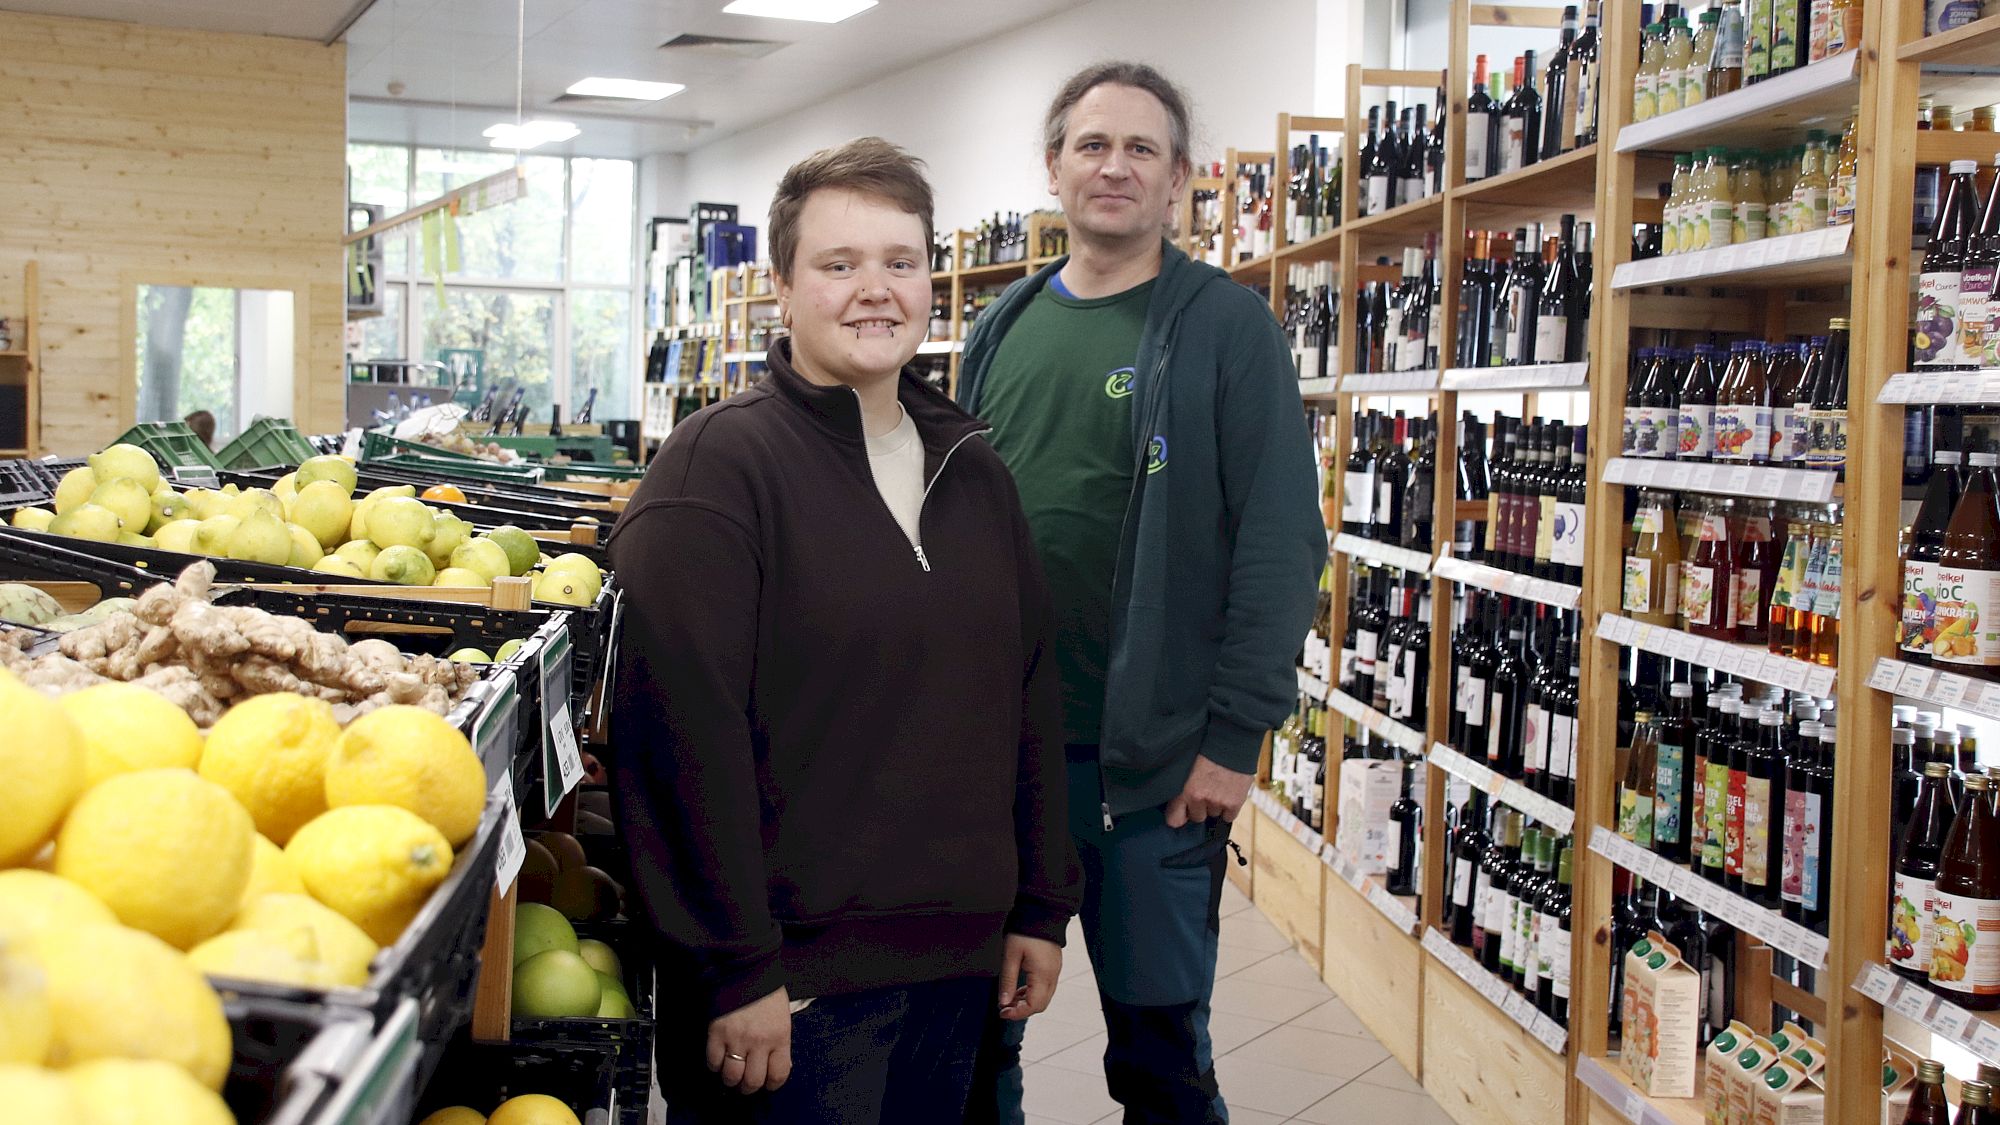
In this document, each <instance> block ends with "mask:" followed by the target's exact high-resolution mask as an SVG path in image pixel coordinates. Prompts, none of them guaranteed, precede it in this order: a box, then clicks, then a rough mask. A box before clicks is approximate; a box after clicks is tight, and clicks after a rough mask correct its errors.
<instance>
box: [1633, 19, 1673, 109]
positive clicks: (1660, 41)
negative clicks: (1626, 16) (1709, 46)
mask: <svg viewBox="0 0 2000 1125" xmlns="http://www.w3.org/2000/svg"><path fill="white" fill-rule="evenodd" d="M1665 38H1666V29H1665V28H1663V27H1661V26H1660V25H1659V24H1649V25H1648V26H1647V27H1646V34H1645V37H1644V38H1643V39H1641V40H1640V43H1639V72H1638V74H1637V75H1635V76H1634V77H1633V79H1632V120H1633V121H1635V122H1638V121H1650V120H1652V119H1653V117H1654V116H1655V115H1656V114H1657V113H1658V112H1659V108H1660V100H1659V99H1660V72H1661V70H1662V69H1663V68H1664V67H1665V66H1666V61H1667V45H1666V43H1665Z"/></svg>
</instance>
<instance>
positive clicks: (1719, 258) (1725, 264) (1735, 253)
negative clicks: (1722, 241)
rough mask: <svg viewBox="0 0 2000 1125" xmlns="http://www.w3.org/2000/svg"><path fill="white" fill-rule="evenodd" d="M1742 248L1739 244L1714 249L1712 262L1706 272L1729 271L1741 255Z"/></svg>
mask: <svg viewBox="0 0 2000 1125" xmlns="http://www.w3.org/2000/svg"><path fill="white" fill-rule="evenodd" d="M1742 250H1743V248H1742V247H1740V246H1725V247H1723V248H1722V249H1720V250H1717V251H1715V261H1714V264H1713V265H1711V266H1710V267H1709V269H1708V271H1707V272H1709V273H1729V272H1730V271H1732V270H1734V269H1736V264H1737V262H1738V261H1740V260H1741V259H1742V257H1743V254H1742Z"/></svg>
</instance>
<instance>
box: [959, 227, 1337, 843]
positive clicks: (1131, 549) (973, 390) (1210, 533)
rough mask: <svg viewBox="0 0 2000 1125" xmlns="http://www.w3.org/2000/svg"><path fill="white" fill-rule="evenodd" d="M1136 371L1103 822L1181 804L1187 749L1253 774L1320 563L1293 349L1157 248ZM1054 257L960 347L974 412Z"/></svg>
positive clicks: (1234, 298) (1276, 719)
mask: <svg viewBox="0 0 2000 1125" xmlns="http://www.w3.org/2000/svg"><path fill="white" fill-rule="evenodd" d="M1162 247H1163V248H1162V252H1161V262H1160V275H1159V278H1158V280H1157V281H1156V283H1155V284H1154V286H1153V295H1152V299H1151V303H1150V304H1149V305H1148V307H1147V310H1146V327H1145V331H1144V332H1143V333H1142V334H1141V335H1140V338H1139V356H1138V362H1137V363H1136V364H1135V366H1134V376H1133V393H1132V397H1131V400H1130V401H1131V404H1132V438H1133V448H1132V458H1133V464H1134V466H1135V468H1134V471H1133V474H1132V498H1131V500H1130V502H1129V503H1128V504H1127V505H1126V508H1125V519H1124V525H1123V529H1122V531H1121V532H1120V537H1119V546H1118V572H1117V574H1116V576H1115V577H1114V579H1113V583H1112V611H1111V660H1110V670H1109V675H1108V683H1107V684H1106V688H1105V707H1104V729H1103V735H1102V744H1101V746H1100V748H1099V760H1100V762H1101V763H1102V766H1103V771H1104V792H1105V803H1106V805H1107V808H1106V813H1107V815H1109V816H1119V815H1124V814H1126V813H1130V812H1136V811H1138V810H1140V809H1148V808H1156V807H1158V806H1160V805H1164V804H1166V803H1167V802H1168V801H1170V800H1172V799H1173V798H1174V797H1175V796H1177V795H1179V793H1180V791H1181V788H1182V786H1184V785H1185V784H1186V783H1187V777H1188V771H1189V770H1191V769H1192V768H1193V766H1194V759H1195V756H1196V755H1197V754H1199V755H1201V756H1203V757H1206V758H1208V759H1209V760H1210V761H1212V762H1215V763H1216V764H1217V765H1220V766H1223V767H1225V768H1227V769H1231V770H1235V771H1237V772H1238V773H1255V772H1256V769H1257V758H1258V755H1259V753H1260V752H1261V751H1262V749H1263V742H1264V735H1265V733H1266V732H1268V731H1270V730H1273V729H1275V728H1276V727H1277V726H1279V725H1280V724H1281V723H1283V722H1284V720H1285V717H1286V716H1287V715H1289V714H1291V712H1292V709H1293V706H1294V704H1295V701H1296V700H1297V698H1298V680H1297V675H1296V673H1295V672H1294V670H1293V663H1294V660H1295V659H1296V658H1297V656H1298V653H1299V646H1300V644H1301V642H1302V641H1303V639H1304V638H1305V635H1306V631H1307V630H1308V629H1309V628H1310V627H1311V624H1312V615H1313V609H1314V606H1315V605H1316V604H1317V601H1318V586H1319V575H1320V570H1321V568H1322V567H1324V566H1325V565H1326V529H1325V527H1324V525H1323V524H1322V523H1321V519H1320V508H1319V495H1318V485H1317V481H1316V477H1315V472H1314V467H1313V450H1312V436H1311V434H1310V433H1308V431H1307V428H1306V422H1305V407H1304V404H1303V400H1302V399H1301V398H1300V397H1299V389H1298V383H1297V379H1296V378H1295V376H1294V368H1293V366H1292V360H1291V352H1290V349H1289V348H1288V347H1287V345H1286V343H1285V338H1284V333H1283V332H1282V331H1281V330H1280V329H1279V327H1278V323H1277V321H1276V320H1274V319H1273V318H1272V316H1271V311H1270V309H1269V307H1268V306H1267V305H1265V303H1264V301H1263V299H1262V298H1260V297H1258V296H1257V295H1256V294H1255V293H1253V292H1251V291H1250V290H1249V289H1246V288H1244V287H1243V286H1241V285H1238V284H1236V283H1235V282H1234V281H1232V280H1230V278H1229V275H1228V274H1226V273H1224V272H1222V271H1221V270H1219V269H1216V268H1215V267H1214V266H1210V265H1206V264H1203V263H1199V262H1194V261H1191V260H1189V258H1188V257H1187V255H1185V254H1183V253H1181V252H1180V251H1179V250H1176V249H1175V248H1174V247H1173V246H1172V245H1171V244H1170V243H1165V242H1164V241H1163V243H1162ZM1067 261H1068V259H1067V258H1062V259H1059V260H1057V261H1056V262H1054V263H1053V264H1051V265H1049V266H1048V267H1046V268H1044V269H1043V270H1041V271H1040V272H1039V273H1036V274H1035V275H1034V276H1032V277H1028V278H1024V279H1022V280H1020V281H1017V282H1015V283H1014V284H1013V285H1011V286H1009V287H1008V288H1007V291H1006V292H1005V293H1003V294H1001V296H1000V298H999V300H997V301H995V302H994V303H993V305H992V306H991V307H990V308H988V309H987V310H986V312H985V313H984V314H983V315H982V316H980V318H979V322H978V324H977V325H975V326H974V328H973V331H972V335H971V336H970V337H968V338H967V340H966V342H965V354H964V357H963V359H962V362H961V364H960V373H959V385H958V396H959V402H960V404H961V405H963V406H964V407H965V408H966V409H967V410H968V411H970V412H972V413H973V414H979V413H980V395H981V392H982V390H983V389H984V384H985V380H986V374H987V371H988V369H989V368H990V367H991V366H992V363H993V357H994V355H995V354H996V353H997V352H998V351H999V347H1000V341H1001V340H1002V339H1003V338H1005V336H1006V335H1007V331H1008V330H1009V329H1010V328H1012V327H1013V324H1014V321H1015V319H1016V318H1017V317H1019V316H1020V314H1021V311H1022V310H1023V309H1025V308H1027V306H1028V302H1029V301H1030V300H1032V299H1033V298H1034V295H1035V293H1036V292H1037V291H1039V290H1040V289H1041V287H1042V286H1043V285H1045V284H1047V283H1048V280H1049V278H1051V277H1053V276H1054V275H1055V274H1056V272H1057V271H1059V270H1060V269H1062V267H1063V264H1064V263H1065V262H1067Z"/></svg>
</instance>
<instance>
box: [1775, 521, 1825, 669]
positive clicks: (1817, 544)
mask: <svg viewBox="0 0 2000 1125" xmlns="http://www.w3.org/2000/svg"><path fill="white" fill-rule="evenodd" d="M1799 522H1800V523H1801V524H1803V525H1804V526H1805V529H1806V569H1805V576H1804V577H1803V578H1802V579H1801V580H1800V582H1799V589H1798V592H1797V593H1796V594H1794V595H1792V604H1791V605H1790V606H1787V607H1786V610H1785V652H1784V654H1785V655H1786V656H1789V657H1791V658H1792V659H1794V660H1811V659H1812V639H1813V618H1814V614H1815V612H1816V611H1817V609H1818V607H1819V588H1820V582H1821V580H1822V579H1823V578H1824V577H1825V575H1826V552H1827V546H1828V543H1827V536H1826V528H1825V527H1824V526H1822V525H1821V523H1820V513H1819V512H1817V511H1809V512H1808V513H1807V514H1806V516H1805V518H1804V519H1803V520H1800V521H1799Z"/></svg>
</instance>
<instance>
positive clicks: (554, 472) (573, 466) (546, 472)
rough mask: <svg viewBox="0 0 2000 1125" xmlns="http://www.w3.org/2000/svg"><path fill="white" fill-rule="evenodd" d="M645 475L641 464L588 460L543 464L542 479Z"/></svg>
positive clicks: (608, 477)
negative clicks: (601, 462) (615, 463)
mask: <svg viewBox="0 0 2000 1125" xmlns="http://www.w3.org/2000/svg"><path fill="white" fill-rule="evenodd" d="M645 475H646V468H645V466H643V465H608V464H597V463H593V462H590V461H572V462H571V463H569V464H567V465H543V466H542V477H543V479H544V480H591V479H599V480H640V479H643V478H644V477H645Z"/></svg>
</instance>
